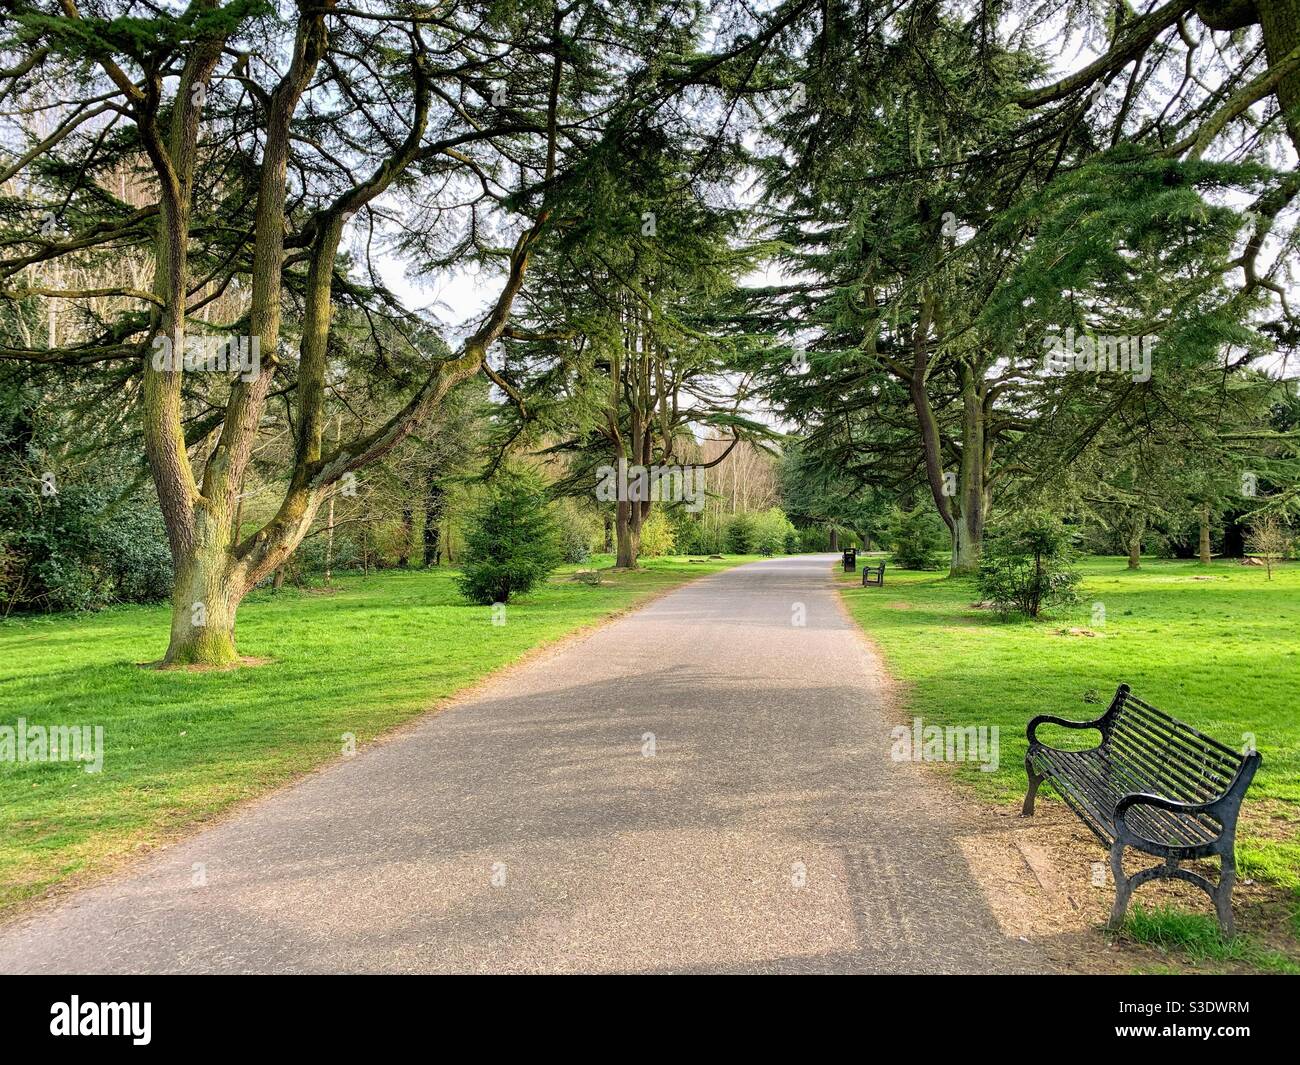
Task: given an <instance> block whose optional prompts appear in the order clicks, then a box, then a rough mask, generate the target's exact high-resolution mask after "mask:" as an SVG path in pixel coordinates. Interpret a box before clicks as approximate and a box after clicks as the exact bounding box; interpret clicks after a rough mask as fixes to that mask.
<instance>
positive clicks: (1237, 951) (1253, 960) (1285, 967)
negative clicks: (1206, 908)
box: [1120, 903, 1300, 976]
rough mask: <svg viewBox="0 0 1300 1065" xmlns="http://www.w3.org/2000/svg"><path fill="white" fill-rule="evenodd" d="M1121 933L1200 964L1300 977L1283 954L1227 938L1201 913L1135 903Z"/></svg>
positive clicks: (1239, 938) (1297, 967)
mask: <svg viewBox="0 0 1300 1065" xmlns="http://www.w3.org/2000/svg"><path fill="white" fill-rule="evenodd" d="M1120 934H1121V935H1122V936H1124V937H1126V938H1128V939H1131V940H1132V941H1133V942H1135V943H1143V944H1146V945H1147V946H1149V947H1154V948H1155V949H1156V950H1159V951H1162V952H1165V953H1169V952H1180V953H1181V954H1183V955H1185V956H1186V957H1188V958H1190V959H1191V960H1192V961H1193V962H1195V963H1197V964H1205V963H1219V964H1222V963H1234V962H1235V963H1239V964H1242V965H1246V966H1249V967H1250V968H1252V969H1258V970H1262V971H1264V972H1270V973H1282V974H1286V975H1289V976H1297V975H1300V965H1298V964H1296V962H1294V961H1292V960H1291V959H1290V958H1288V957H1287V956H1286V955H1285V954H1283V953H1282V952H1281V951H1278V950H1269V949H1268V948H1267V947H1264V946H1262V945H1261V944H1260V943H1259V942H1258V941H1257V940H1255V939H1254V938H1253V937H1251V936H1245V935H1240V936H1236V937H1235V938H1233V939H1224V938H1223V936H1222V934H1221V933H1220V931H1219V925H1218V923H1217V922H1216V920H1215V919H1214V918H1213V917H1206V916H1205V915H1204V914H1200V913H1186V912H1184V911H1182V910H1176V909H1174V908H1172V907H1169V906H1155V907H1152V908H1150V909H1148V908H1147V907H1145V906H1143V905H1142V904H1141V903H1135V904H1134V906H1133V909H1132V911H1131V912H1130V913H1129V915H1128V918H1127V919H1126V920H1125V922H1124V926H1123V928H1122V929H1121V930H1120Z"/></svg>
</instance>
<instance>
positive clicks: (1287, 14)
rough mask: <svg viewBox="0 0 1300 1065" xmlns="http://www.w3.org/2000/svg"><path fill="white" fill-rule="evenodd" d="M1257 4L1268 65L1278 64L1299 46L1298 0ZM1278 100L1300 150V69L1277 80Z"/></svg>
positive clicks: (1293, 141)
mask: <svg viewBox="0 0 1300 1065" xmlns="http://www.w3.org/2000/svg"><path fill="white" fill-rule="evenodd" d="M1256 7H1257V9H1258V11H1259V25H1260V30H1261V31H1262V34H1263V38H1264V51H1265V52H1266V53H1267V55H1268V63H1269V66H1270V67H1273V66H1279V65H1281V63H1282V62H1283V60H1285V59H1286V58H1287V56H1289V55H1290V54H1291V52H1293V51H1294V50H1295V49H1296V48H1297V47H1300V0H1261V2H1260V3H1258V4H1256ZM1277 102H1278V106H1279V107H1280V108H1281V111H1282V119H1283V121H1284V122H1285V123H1286V128H1287V132H1288V133H1289V134H1290V135H1291V146H1292V147H1293V148H1294V149H1295V150H1296V151H1297V152H1300V70H1295V69H1293V70H1292V71H1291V72H1290V73H1289V74H1288V75H1287V76H1286V77H1284V78H1283V79H1282V80H1281V81H1279V82H1278V86H1277Z"/></svg>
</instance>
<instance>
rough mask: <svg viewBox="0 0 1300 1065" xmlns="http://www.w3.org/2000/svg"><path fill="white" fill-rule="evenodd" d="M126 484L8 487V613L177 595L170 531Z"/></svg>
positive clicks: (1, 513) (1, 549)
mask: <svg viewBox="0 0 1300 1065" xmlns="http://www.w3.org/2000/svg"><path fill="white" fill-rule="evenodd" d="M120 491H121V486H120V485H114V484H112V483H111V482H107V481H106V482H104V483H101V484H94V485H88V484H75V483H70V484H63V485H60V486H59V490H58V493H57V494H56V495H52V496H42V495H41V493H40V490H39V485H37V486H35V487H31V488H29V487H28V486H27V485H26V484H24V483H21V482H19V483H18V484H14V485H10V486H6V487H4V488H0V529H3V530H4V531H3V534H0V615H3V614H5V613H8V612H10V611H12V610H98V609H99V608H101V607H104V606H107V605H109V604H110V603H152V602H157V601H159V600H161V599H166V598H167V597H168V596H169V595H170V594H171V580H172V564H171V554H170V552H169V551H168V548H167V532H166V529H165V528H164V527H163V522H162V515H161V514H160V513H159V511H158V508H157V505H156V504H155V503H154V502H153V500H152V499H150V498H149V497H148V495H147V494H146V493H144V492H140V493H137V494H135V495H131V496H128V497H127V498H125V499H118V498H117V494H118V492H120Z"/></svg>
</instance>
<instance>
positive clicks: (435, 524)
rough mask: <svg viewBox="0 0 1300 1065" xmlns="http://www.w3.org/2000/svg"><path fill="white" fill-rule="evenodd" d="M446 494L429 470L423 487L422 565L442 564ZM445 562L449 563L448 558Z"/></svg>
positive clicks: (449, 558)
mask: <svg viewBox="0 0 1300 1065" xmlns="http://www.w3.org/2000/svg"><path fill="white" fill-rule="evenodd" d="M446 502H447V494H446V491H445V490H444V489H443V487H442V485H440V484H439V483H438V478H437V475H436V474H435V472H434V471H433V470H432V469H430V470H429V477H428V480H427V481H425V485H424V564H425V566H426V567H428V566H436V565H438V564H439V563H441V562H442V512H443V508H444V507H445V506H446ZM447 561H449V562H450V561H451V557H450V556H448V559H447Z"/></svg>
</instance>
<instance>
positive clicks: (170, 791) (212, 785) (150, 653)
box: [0, 556, 745, 914]
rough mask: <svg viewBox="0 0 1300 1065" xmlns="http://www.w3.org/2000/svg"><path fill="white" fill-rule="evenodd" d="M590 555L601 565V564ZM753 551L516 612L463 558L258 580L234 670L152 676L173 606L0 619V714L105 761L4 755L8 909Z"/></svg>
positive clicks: (555, 592) (0, 766)
mask: <svg viewBox="0 0 1300 1065" xmlns="http://www.w3.org/2000/svg"><path fill="white" fill-rule="evenodd" d="M610 561H611V560H610V559H608V558H605V559H596V560H593V562H592V563H591V565H592V566H600V565H605V566H607V565H608V564H609V563H610ZM741 561H745V559H743V558H741V557H738V556H730V557H728V558H726V559H725V560H723V561H711V562H708V563H704V564H700V563H689V562H687V560H686V559H684V558H667V559H653V560H650V561H648V562H647V564H646V565H645V567H644V569H642V570H640V571H638V572H635V573H623V574H618V575H612V576H611V574H609V573H608V572H606V573H604V574H602V576H603V578H604V580H603V582H602V583H601V584H599V585H595V586H593V585H588V584H584V583H581V582H579V581H575V580H572V579H570V573H571V572H572V570H574V569H578V568H589V567H568V570H567V571H562V572H561V573H560V574H557V576H556V577H555V578H553V579H552V580H551V582H549V583H548V584H547V585H546V586H545V587H544V588H542V589H539V590H538V591H536V592H535V593H533V594H531V595H529V596H528V597H526V598H524V599H521V600H519V601H518V602H517V603H516V602H512V603H511V604H509V606H507V608H506V615H505V617H506V623H505V624H504V625H493V624H492V616H491V608H489V607H482V606H472V605H469V604H466V603H465V601H464V600H462V599H461V598H460V596H459V595H458V594H457V592H456V589H455V587H454V585H453V583H452V578H453V576H454V571H452V570H448V569H435V570H427V571H425V570H421V571H411V572H402V571H391V570H390V571H386V572H384V573H382V574H377V575H373V576H370V577H361V576H343V577H341V578H339V579H338V580H337V581H336V585H335V587H334V588H333V589H330V590H324V589H308V590H301V591H300V590H290V589H285V590H283V591H281V592H280V593H278V594H272V593H270V592H257V593H254V594H253V595H252V596H250V597H249V598H248V600H246V602H245V604H244V606H243V607H242V608H241V610H240V614H239V622H238V644H239V651H240V653H241V654H242V655H247V656H254V657H262V658H268V659H270V660H271V661H270V662H269V663H268V664H266V665H262V666H258V667H255V668H244V669H239V670H234V671H230V672H177V671H168V672H159V671H157V670H152V669H142V668H140V665H139V663H143V662H149V661H153V660H156V659H158V658H159V657H160V656H161V654H162V651H163V649H164V647H165V644H166V634H167V625H168V620H167V611H166V610H165V609H164V608H162V607H119V608H113V609H109V610H104V611H102V612H100V613H97V614H88V615H80V616H58V617H42V618H29V619H22V620H10V621H8V622H4V623H0V724H7V725H11V726H12V725H14V724H15V723H16V720H17V719H18V718H20V717H22V718H25V719H26V721H27V723H28V724H29V725H38V724H41V725H55V724H59V725H81V724H86V725H102V726H103V727H104V748H105V757H104V764H103V770H102V771H101V772H99V773H86V772H85V771H84V769H85V767H84V766H82V765H78V764H74V763H69V762H24V763H16V762H0V914H3V913H6V912H10V911H12V910H14V909H15V908H16V907H18V906H19V905H21V904H22V903H23V901H24V900H27V899H30V898H31V897H33V896H35V895H39V894H42V893H44V892H46V891H48V890H49V889H50V888H51V887H53V886H54V885H57V884H59V883H60V882H63V881H67V880H68V879H69V878H73V877H80V878H84V877H88V876H91V875H94V874H97V873H102V872H104V871H106V870H108V869H109V868H111V867H112V866H113V865H114V864H116V863H117V862H119V861H120V860H121V859H122V858H124V857H126V856H129V855H130V854H131V853H133V852H134V851H136V850H139V849H143V848H147V847H149V846H152V845H154V844H156V843H158V842H160V841H164V840H166V839H168V838H172V837H175V836H176V835H178V834H180V833H181V832H183V831H184V830H185V829H188V828H191V827H193V826H194V825H195V824H197V823H199V822H201V821H204V820H206V819H209V818H211V817H213V816H215V815H216V814H219V813H221V812H222V811H224V810H226V809H228V808H229V807H230V806H232V805H233V804H235V803H238V802H241V801H244V800H247V799H251V798H253V797H255V796H257V795H260V794H263V793H265V792H267V791H268V790H270V789H272V788H275V787H277V786H278V785H281V784H284V783H285V782H287V781H290V780H292V779H294V778H295V777H298V776H300V775H302V774H303V773H306V772H307V771H309V770H311V769H313V768H315V767H317V766H320V765H322V764H324V763H326V762H328V761H331V760H332V759H335V758H337V757H339V755H340V753H341V751H342V746H343V734H344V733H352V734H353V735H355V737H356V743H357V744H358V745H361V744H364V743H366V742H367V741H369V740H372V739H374V738H375V737H376V736H378V735H380V734H381V733H383V732H384V731H386V730H388V729H391V728H393V727H394V726H396V725H398V724H400V723H402V722H403V721H406V720H408V719H410V718H411V717H413V716H415V715H417V714H419V713H421V712H422V711H425V710H428V709H429V708H431V707H432V706H434V705H436V704H437V702H438V700H440V699H443V698H445V697H447V696H450V695H452V694H454V693H455V692H457V691H459V690H461V689H463V688H465V687H467V686H469V685H471V684H473V683H474V682H476V681H478V680H480V679H481V678H482V677H484V676H485V675H486V674H488V673H490V672H491V671H492V670H494V669H496V668H498V667H500V666H503V665H506V664H507V663H509V662H512V661H514V660H516V659H518V658H519V657H520V656H521V655H523V654H525V653H526V652H528V651H531V650H533V649H534V648H537V647H540V646H543V645H545V644H547V643H550V642H552V641H554V640H556V639H558V638H560V637H562V636H565V635H567V634H569V633H572V632H574V631H575V630H577V629H580V628H582V627H583V626H586V625H589V624H591V623H593V622H596V621H599V620H600V619H602V618H604V617H606V616H608V615H610V614H611V613H615V612H618V611H620V610H624V609H626V608H628V607H631V606H635V605H636V604H638V603H641V602H644V601H645V600H646V599H648V598H650V597H652V596H653V595H655V594H657V593H659V592H661V591H665V590H667V589H669V588H672V587H674V586H675V585H678V584H681V583H682V582H684V581H687V580H689V579H691V578H692V577H696V576H699V575H701V574H704V573H709V572H714V571H717V570H719V569H724V568H726V567H728V566H732V565H735V564H736V563H738V562H741Z"/></svg>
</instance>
